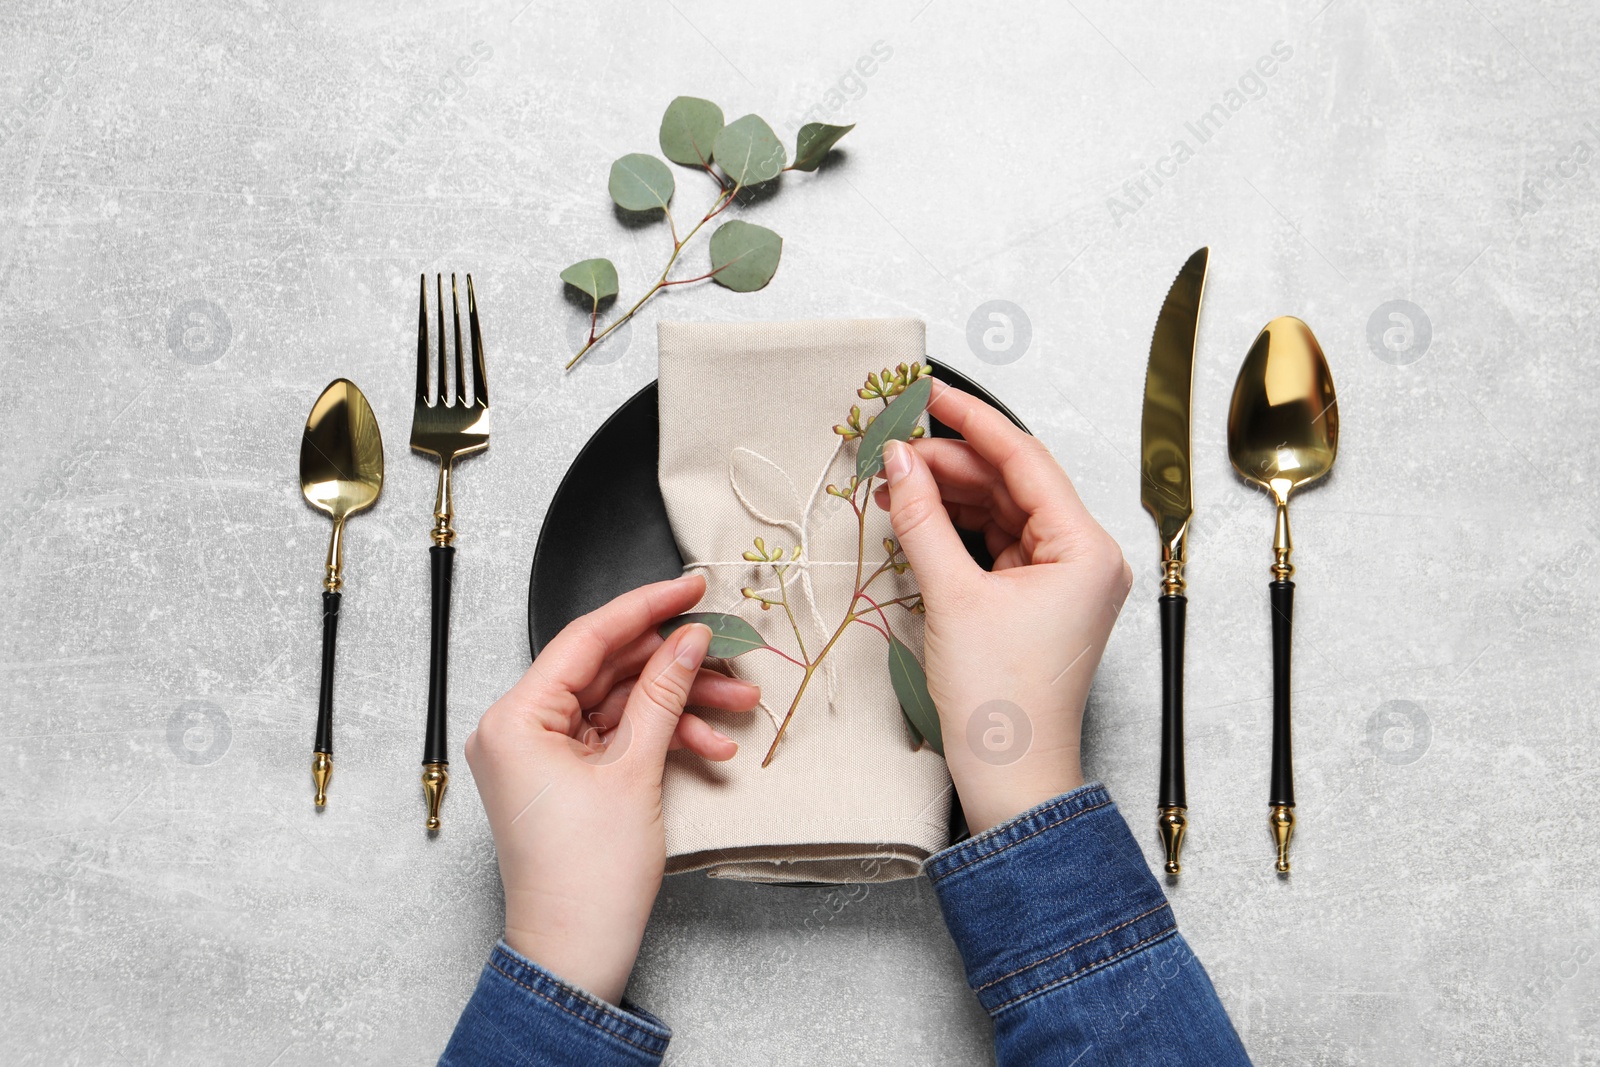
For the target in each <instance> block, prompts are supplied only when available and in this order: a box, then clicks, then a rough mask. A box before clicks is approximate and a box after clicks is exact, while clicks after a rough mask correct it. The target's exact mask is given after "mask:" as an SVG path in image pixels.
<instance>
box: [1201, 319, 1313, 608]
mask: <svg viewBox="0 0 1600 1067" xmlns="http://www.w3.org/2000/svg"><path fill="white" fill-rule="evenodd" d="M1338 453H1339V408H1338V398H1337V397H1336V395H1335V394H1334V390H1333V374H1332V373H1331V372H1330V371H1329V370H1328V360H1327V357H1326V356H1324V355H1323V354H1322V346H1321V345H1319V344H1317V339H1316V337H1315V336H1313V335H1312V333H1311V327H1309V326H1307V325H1306V324H1305V323H1303V322H1301V321H1300V320H1299V319H1297V318H1294V317H1292V316H1287V315H1286V316H1284V317H1283V318H1278V319H1273V320H1272V321H1271V322H1269V323H1267V325H1266V328H1265V329H1263V330H1262V331H1261V333H1260V334H1259V335H1258V336H1257V337H1256V341H1255V344H1253V345H1251V346H1250V352H1249V354H1248V355H1246V356H1245V357H1244V365H1243V366H1241V367H1240V368H1239V378H1238V380H1237V381H1236V382H1235V383H1234V387H1233V404H1232V406H1231V407H1230V408H1229V410H1228V457H1229V459H1231V460H1232V461H1233V469H1234V470H1236V471H1238V472H1239V473H1240V474H1241V475H1242V476H1243V477H1245V478H1247V479H1249V480H1250V481H1252V482H1255V483H1256V484H1258V485H1260V486H1261V487H1262V488H1264V489H1266V490H1267V491H1268V492H1270V493H1271V494H1272V495H1273V498H1274V499H1275V500H1276V501H1277V505H1278V523H1277V530H1276V533H1275V536H1274V538H1273V545H1272V547H1273V551H1274V553H1275V555H1276V557H1277V559H1276V562H1275V563H1274V564H1273V568H1272V572H1273V574H1274V575H1275V576H1276V577H1277V578H1278V579H1279V580H1280V581H1288V580H1289V576H1290V575H1291V574H1293V573H1294V567H1293V566H1292V565H1291V564H1290V563H1289V554H1290V552H1291V551H1293V545H1292V544H1291V542H1290V540H1289V494H1290V493H1291V492H1293V491H1294V490H1296V489H1298V488H1299V487H1300V486H1302V485H1306V484H1308V483H1310V482H1314V481H1316V480H1317V479H1318V478H1321V477H1322V476H1323V475H1324V474H1327V473H1328V471H1329V470H1331V469H1332V468H1333V460H1334V457H1335V456H1337V455H1338Z"/></svg>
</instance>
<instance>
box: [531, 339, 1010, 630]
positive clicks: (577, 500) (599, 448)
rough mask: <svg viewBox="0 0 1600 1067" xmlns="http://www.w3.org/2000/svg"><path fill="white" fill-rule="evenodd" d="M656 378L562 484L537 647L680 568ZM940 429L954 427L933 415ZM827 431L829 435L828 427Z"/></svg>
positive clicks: (540, 585)
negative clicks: (662, 476) (659, 474)
mask: <svg viewBox="0 0 1600 1067" xmlns="http://www.w3.org/2000/svg"><path fill="white" fill-rule="evenodd" d="M933 376H934V377H935V378H937V379H938V380H939V381H941V382H944V383H945V384H947V385H951V386H954V387H955V388H957V389H960V390H961V391H962V392H965V393H971V394H972V395H973V396H976V397H978V398H979V399H981V400H983V401H985V402H986V403H988V404H990V405H992V406H994V407H995V408H998V409H999V410H1000V411H1001V412H1003V413H1004V414H1005V416H1006V417H1007V418H1009V419H1010V420H1011V421H1012V422H1014V423H1016V424H1017V426H1018V427H1020V428H1021V429H1024V430H1026V429H1027V427H1026V426H1023V425H1022V420H1021V419H1019V418H1017V417H1016V416H1015V415H1013V414H1012V413H1011V412H1010V411H1009V410H1008V409H1007V408H1006V406H1005V405H1004V404H1002V403H1000V401H998V400H996V399H995V398H994V397H992V396H990V395H989V393H988V392H987V391H986V390H985V389H984V388H983V387H982V386H980V385H978V384H977V383H976V382H973V381H972V380H971V379H969V378H967V377H966V376H965V375H963V374H960V373H958V372H956V371H953V370H951V369H950V368H949V367H945V366H941V365H938V364H935V365H934V368H933ZM660 429H661V424H660V420H659V418H658V416H657V407H656V383H655V382H651V383H650V384H649V385H647V386H645V387H644V388H643V389H641V390H639V391H638V392H637V393H635V394H633V396H631V397H629V398H628V400H627V401H626V402H625V403H624V404H623V405H622V406H621V407H620V408H618V409H617V410H616V411H615V412H614V413H613V414H612V416H611V417H610V418H609V419H607V420H606V421H605V423H604V424H603V425H602V426H601V427H600V428H599V429H598V430H596V431H595V433H594V436H593V437H591V438H589V443H588V444H586V445H584V446H583V451H581V452H579V453H578V458H577V459H575V460H573V461H572V466H571V467H569V468H568V469H567V474H566V477H564V478H563V479H562V480H561V485H560V487H559V488H558V489H556V495H555V498H554V499H553V500H551V501H550V509H549V510H548V511H547V512H546V513H545V517H544V526H543V527H542V528H541V529H540V531H539V544H538V546H537V547H536V548H535V549H534V550H533V574H532V575H531V576H530V578H529V579H528V644H529V646H530V647H531V648H532V650H533V654H534V655H536V656H537V655H538V654H539V650H540V649H541V648H543V647H544V646H545V645H547V644H548V643H549V642H550V640H551V639H552V638H554V637H555V635H556V634H558V633H560V632H561V628H562V627H563V626H565V625H566V624H567V623H569V622H571V621H572V620H573V619H575V618H577V617H578V616H579V615H582V614H584V613H586V612H589V611H593V610H594V609H595V608H597V607H599V606H600V605H602V604H604V603H605V602H606V601H608V600H611V599H612V598H613V597H617V596H620V595H622V594H623V593H626V592H627V591H628V590H630V589H637V588H638V587H639V586H641V585H646V584H648V583H650V582H659V581H664V580H666V579H668V578H676V577H678V575H680V574H682V573H683V557H682V556H680V555H679V554H678V544H677V542H676V541H674V540H673V538H672V525H671V523H669V522H668V521H667V505H666V503H665V502H664V501H663V500H662V499H661V484H660V482H659V481H657V479H656V465H657V462H658V460H659V459H660V456H661V448H660V442H659V440H658V436H659V434H660ZM932 431H933V436H935V437H955V436H957V434H956V433H955V431H953V430H951V429H950V428H949V427H948V426H945V425H944V424H943V423H940V422H938V421H934V423H933V426H932ZM820 432H822V433H827V432H828V428H827V427H821V428H820ZM962 540H963V541H965V542H966V545H967V551H968V552H971V553H972V557H973V558H974V559H976V560H977V561H978V562H979V563H980V564H982V565H983V566H984V567H985V568H988V567H989V566H990V565H991V564H992V563H993V562H994V561H993V560H991V559H990V558H989V553H988V552H987V551H985V550H984V547H983V538H982V537H981V536H979V535H977V534H965V533H964V534H963V535H962Z"/></svg>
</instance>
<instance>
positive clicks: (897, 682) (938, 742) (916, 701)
mask: <svg viewBox="0 0 1600 1067" xmlns="http://www.w3.org/2000/svg"><path fill="white" fill-rule="evenodd" d="M889 683H890V684H891V685H893V686H894V695H895V697H896V698H897V699H899V701H900V710H901V712H903V713H904V714H905V717H906V722H908V723H910V724H911V732H912V733H913V734H915V735H918V736H919V737H920V739H921V740H924V741H926V742H927V743H928V746H929V747H930V748H932V749H933V750H934V751H935V752H937V753H939V755H941V756H942V755H944V738H943V736H942V735H941V734H940V732H939V712H938V710H937V709H935V708H934V706H933V698H932V697H931V696H929V695H928V676H927V674H926V673H925V672H924V671H923V669H922V664H920V663H918V662H917V657H916V655H915V654H914V653H913V652H912V651H911V650H910V649H909V648H907V647H906V646H905V645H904V644H903V643H902V642H901V640H900V639H899V638H898V637H895V636H894V635H893V634H890V635H889Z"/></svg>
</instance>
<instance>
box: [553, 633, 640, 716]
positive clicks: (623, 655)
mask: <svg viewBox="0 0 1600 1067" xmlns="http://www.w3.org/2000/svg"><path fill="white" fill-rule="evenodd" d="M660 647H661V635H660V634H658V633H656V632H655V631H654V630H646V631H645V632H644V633H642V634H640V635H639V636H638V637H635V638H634V639H633V640H632V641H629V642H628V643H627V644H625V645H623V646H622V647H621V648H619V649H617V651H615V652H613V653H612V654H611V655H610V656H609V657H607V659H606V661H605V662H604V663H602V664H601V665H600V669H599V671H597V672H596V673H595V676H594V678H593V679H592V680H590V682H589V684H588V685H586V686H584V687H583V688H582V689H580V690H578V691H577V692H576V693H575V694H573V695H574V696H576V697H577V698H578V703H579V704H580V705H582V706H583V707H585V708H592V707H594V705H595V704H597V703H599V702H600V701H601V700H604V699H605V696H606V694H607V693H609V692H611V690H612V688H614V687H615V686H616V684H617V682H619V681H621V680H622V679H624V678H632V677H633V676H634V675H636V674H638V673H639V669H640V668H641V667H643V666H644V665H645V661H646V660H648V659H649V658H650V656H651V654H652V653H654V652H655V650H656V649H658V648H660Z"/></svg>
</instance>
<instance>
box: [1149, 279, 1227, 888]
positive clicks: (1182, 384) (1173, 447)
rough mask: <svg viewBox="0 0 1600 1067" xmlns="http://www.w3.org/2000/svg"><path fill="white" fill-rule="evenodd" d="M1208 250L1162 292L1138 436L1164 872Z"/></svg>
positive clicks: (1179, 787)
mask: <svg viewBox="0 0 1600 1067" xmlns="http://www.w3.org/2000/svg"><path fill="white" fill-rule="evenodd" d="M1210 259H1211V250H1210V249H1209V248H1202V249H1200V250H1199V251H1198V252H1196V253H1195V254H1194V255H1192V256H1190V257H1189V261H1188V262H1187V263H1185V264H1184V265H1183V269H1182V270H1180V271H1179V272H1178V276H1177V277H1176V278H1174V279H1173V280H1172V287H1171V288H1170V289H1168V290H1167V299H1166V300H1165V301H1164V302H1163V303H1162V305H1161V314H1160V315H1159V316H1157V318H1156V330H1155V334H1154V336H1152V337H1151V338H1150V362H1149V365H1148V366H1147V367H1146V369H1145V378H1144V421H1143V425H1142V427H1141V433H1140V458H1141V462H1140V471H1139V499H1140V501H1141V502H1142V503H1143V504H1144V506H1145V510H1147V511H1148V512H1150V515H1151V516H1152V517H1153V518H1154V519H1155V520H1156V529H1157V531H1158V532H1159V534H1160V537H1161V598H1160V600H1159V602H1158V603H1159V607H1160V612H1161V786H1160V793H1159V796H1158V798H1157V800H1156V809H1157V815H1156V829H1157V831H1158V832H1159V833H1160V835H1161V843H1162V846H1163V847H1164V848H1165V850H1166V854H1167V862H1166V871H1167V874H1168V875H1169V876H1172V877H1176V876H1177V874H1178V873H1179V871H1181V870H1182V867H1181V864H1180V859H1181V854H1182V851H1183V836H1184V832H1185V831H1186V830H1187V829H1188V826H1189V819H1188V810H1189V800H1188V792H1187V788H1186V786H1185V783H1184V774H1183V632H1184V620H1185V615H1186V613H1187V610H1188V603H1189V602H1188V598H1187V597H1185V596H1184V594H1183V565H1184V562H1185V559H1186V553H1187V549H1188V544H1187V542H1188V537H1189V519H1190V517H1191V516H1193V514H1194V488H1193V486H1192V484H1191V482H1190V470H1189V451H1190V433H1189V422H1190V420H1189V413H1190V411H1189V409H1190V402H1191V400H1192V398H1193V394H1194V351H1195V333H1196V329H1197V327H1198V326H1199V322H1200V296H1201V293H1202V292H1203V291H1204V289H1205V284H1206V266H1207V264H1208V263H1209V262H1210Z"/></svg>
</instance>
